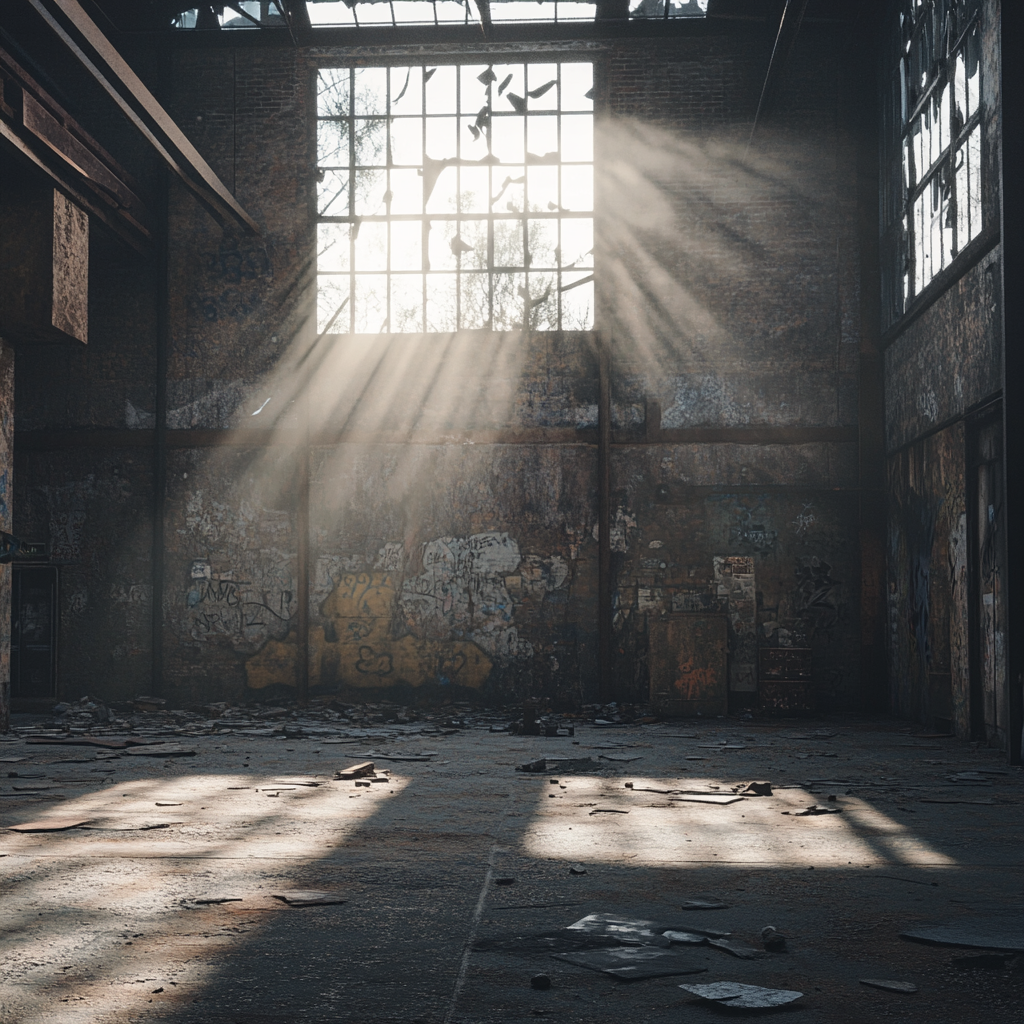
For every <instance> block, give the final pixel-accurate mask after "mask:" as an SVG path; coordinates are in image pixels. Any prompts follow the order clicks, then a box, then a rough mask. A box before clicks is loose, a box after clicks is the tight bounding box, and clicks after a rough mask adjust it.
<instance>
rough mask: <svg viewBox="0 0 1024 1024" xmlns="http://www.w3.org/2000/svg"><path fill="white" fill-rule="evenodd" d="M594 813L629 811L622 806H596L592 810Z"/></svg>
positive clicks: (627, 812) (623, 812)
mask: <svg viewBox="0 0 1024 1024" xmlns="http://www.w3.org/2000/svg"><path fill="white" fill-rule="evenodd" d="M590 813H591V814H592V815H594V814H629V811H627V810H624V809H623V808H621V807H595V808H594V809H593V810H592V811H591V812H590Z"/></svg>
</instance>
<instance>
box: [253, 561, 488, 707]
mask: <svg viewBox="0 0 1024 1024" xmlns="http://www.w3.org/2000/svg"><path fill="white" fill-rule="evenodd" d="M400 586H401V581H400V580H399V579H397V578H396V577H395V576H394V575H393V574H391V573H386V572H363V573H347V574H345V575H343V576H342V577H341V578H340V579H339V580H338V583H337V585H336V587H335V588H334V590H333V591H332V592H331V594H330V595H329V596H328V598H327V600H326V601H325V602H324V603H323V605H322V607H321V612H322V615H323V617H324V619H325V627H326V628H325V627H320V626H318V627H316V628H315V629H313V630H311V632H310V638H309V660H310V680H309V682H310V686H311V687H317V686H320V685H328V686H342V687H353V688H358V689H379V688H385V687H390V686H394V685H396V684H405V685H411V686H422V685H423V684H424V683H441V684H442V685H457V686H466V687H470V688H473V689H479V688H480V687H481V686H483V684H484V682H485V681H486V680H487V677H488V676H489V675H490V672H491V665H492V662H491V659H490V658H489V657H488V656H487V654H486V653H485V652H484V651H483V650H482V649H481V648H480V647H478V646H477V645H476V644H474V643H471V642H469V641H464V640H438V639H429V638H426V637H421V636H412V635H408V634H407V635H405V636H402V637H400V638H398V639H394V637H393V635H392V622H393V619H394V617H395V614H396V609H397V605H398V597H399V589H400ZM296 657H297V644H296V638H295V634H294V633H291V634H289V636H288V637H287V639H286V640H284V641H273V640H272V641H269V642H268V643H267V644H265V645H264V647H263V648H262V649H261V650H260V652H259V653H258V654H256V655H254V656H253V657H252V658H250V659H249V660H248V661H247V662H246V677H247V681H248V685H249V687H250V688H251V689H264V688H265V687H267V686H271V685H273V684H278V685H282V684H283V685H286V686H294V685H295V674H296V673H295V664H296Z"/></svg>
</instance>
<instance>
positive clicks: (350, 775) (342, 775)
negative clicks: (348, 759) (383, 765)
mask: <svg viewBox="0 0 1024 1024" xmlns="http://www.w3.org/2000/svg"><path fill="white" fill-rule="evenodd" d="M375 771H376V769H375V768H374V766H373V762H372V761H362V762H360V763H359V764H354V765H352V766H351V767H349V768H341V769H340V770H338V771H336V772H335V773H334V777H335V779H339V780H341V781H342V782H348V781H350V780H352V779H361V778H363V777H364V776H366V775H373V774H374V773H375Z"/></svg>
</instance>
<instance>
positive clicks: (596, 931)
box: [565, 914, 671, 946]
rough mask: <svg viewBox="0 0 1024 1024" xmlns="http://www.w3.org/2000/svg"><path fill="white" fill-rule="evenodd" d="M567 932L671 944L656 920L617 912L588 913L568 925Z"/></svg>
mask: <svg viewBox="0 0 1024 1024" xmlns="http://www.w3.org/2000/svg"><path fill="white" fill-rule="evenodd" d="M565 930H566V931H568V932H585V933H587V934H588V935H604V936H608V937H609V938H613V939H615V940H616V941H617V942H629V943H634V944H635V943H642V944H644V945H650V946H668V945H671V939H668V938H665V937H664V936H663V935H661V934H660V931H661V930H660V929H659V928H658V923H657V922H656V921H644V920H639V919H636V918H629V917H620V916H619V915H617V914H588V915H587V916H586V917H583V918H580V920H579V921H576V922H575V923H573V924H571V925H569V926H568V927H567V928H566V929H565Z"/></svg>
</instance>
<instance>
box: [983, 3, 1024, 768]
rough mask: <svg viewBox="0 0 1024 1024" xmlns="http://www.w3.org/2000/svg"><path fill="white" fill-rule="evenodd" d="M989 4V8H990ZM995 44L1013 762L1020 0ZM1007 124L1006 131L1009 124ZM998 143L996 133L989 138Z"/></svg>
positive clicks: (1022, 687)
mask: <svg viewBox="0 0 1024 1024" xmlns="http://www.w3.org/2000/svg"><path fill="white" fill-rule="evenodd" d="M991 9H992V8H991V7H988V6H987V7H986V10H991ZM998 9H1000V10H1001V24H1000V48H999V72H998V74H999V79H1000V81H999V95H1000V115H999V143H998V144H999V145H1000V147H1001V153H1002V166H1001V167H1000V175H999V187H1000V202H999V206H1000V219H1001V225H1000V238H1001V241H1002V260H1001V265H1002V287H1001V289H1000V291H1001V295H1000V298H1001V299H1002V303H1001V305H1002V313H1003V339H1002V340H1003V382H1002V383H1003V474H1004V476H1003V495H1004V501H1005V507H1004V511H1003V522H1004V523H1005V524H1006V529H1005V534H1004V536H1005V553H1006V560H1005V563H1004V567H1005V573H1004V575H1003V579H1002V581H1001V582H1002V586H1003V587H1004V588H1005V589H1004V593H1005V594H1006V619H1005V622H1006V627H1005V628H1006V680H1005V685H1006V688H1007V690H1006V708H1007V718H1008V720H1007V723H1006V726H1007V753H1008V755H1009V761H1010V763H1011V764H1020V763H1021V731H1022V729H1024V633H1022V632H1021V627H1022V625H1024V575H1022V574H1024V532H1021V531H1020V530H1018V529H1017V528H1016V527H1014V526H1013V524H1014V523H1015V522H1018V523H1019V522H1020V517H1021V516H1024V473H1022V472H1021V470H1022V467H1024V401H1022V400H1021V399H1020V398H1019V397H1018V395H1017V385H1018V384H1019V383H1020V382H1021V381H1022V380H1024V297H1022V295H1021V288H1020V282H1021V281H1022V280H1024V181H1022V180H1021V167H1022V166H1024V132H1021V130H1020V116H1021V114H1022V113H1024V76H1022V75H1021V74H1020V68H1019V67H1018V66H1017V62H1016V61H1017V56H1018V55H1019V54H1020V53H1021V47H1022V46H1024V4H1021V3H1019V2H1015V0H1003V2H1002V3H1001V4H999V5H998ZM1006 126H1009V127H1010V131H1008V132H1007V131H1006V130H1005V128H1006ZM991 141H992V144H996V140H994V139H993V140H991Z"/></svg>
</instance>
